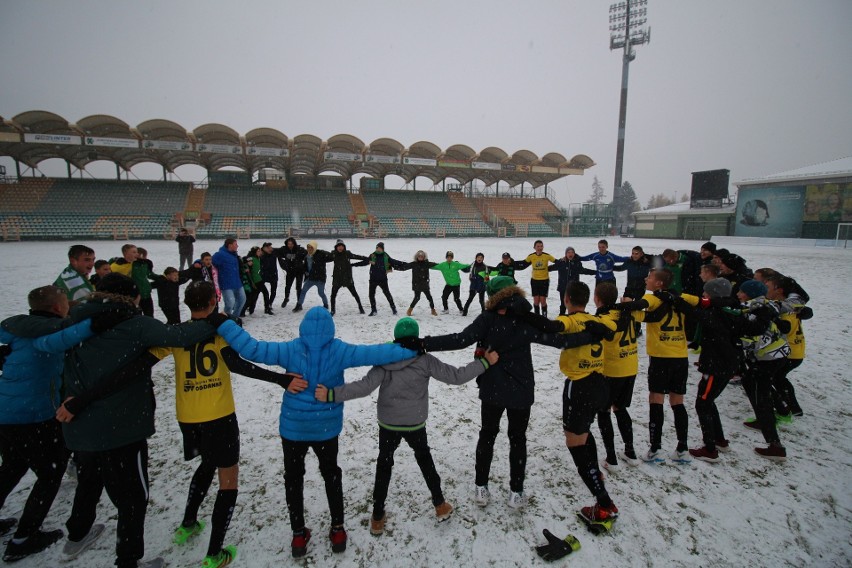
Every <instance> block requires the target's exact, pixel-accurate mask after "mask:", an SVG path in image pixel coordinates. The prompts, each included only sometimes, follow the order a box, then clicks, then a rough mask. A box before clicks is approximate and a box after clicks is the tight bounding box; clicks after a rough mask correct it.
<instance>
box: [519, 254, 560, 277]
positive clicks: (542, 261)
mask: <svg viewBox="0 0 852 568" xmlns="http://www.w3.org/2000/svg"><path fill="white" fill-rule="evenodd" d="M524 261H525V262H528V263H529V264H530V266H532V279H533V280H550V273H549V272H548V271H547V266H548V265H549V264H550V263H551V262H556V258H554V257H553V256H551V255H549V254H547V253H546V252H543V253H541V254H536V253H532V254H531V255H529V256H528V257H527V258H526V259H524Z"/></svg>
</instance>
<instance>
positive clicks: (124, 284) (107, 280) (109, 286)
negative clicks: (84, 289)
mask: <svg viewBox="0 0 852 568" xmlns="http://www.w3.org/2000/svg"><path fill="white" fill-rule="evenodd" d="M97 291H98V292H105V293H107V294H116V295H118V296H127V297H128V298H136V296H138V295H139V288H138V287H137V286H136V284H135V283H134V282H133V280H131V279H130V278H128V277H127V276H125V275H124V274H119V273H118V272H111V273H109V274H107V275H106V276H104V277H103V278H101V279H100V281H98V287H97Z"/></svg>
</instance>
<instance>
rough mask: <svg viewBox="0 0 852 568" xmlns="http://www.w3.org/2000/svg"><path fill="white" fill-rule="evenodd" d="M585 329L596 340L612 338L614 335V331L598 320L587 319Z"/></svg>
mask: <svg viewBox="0 0 852 568" xmlns="http://www.w3.org/2000/svg"><path fill="white" fill-rule="evenodd" d="M585 329H586V331H588V332H589V333H591V334H592V335H593V336H594V337H595V339H598V340H600V339H612V338H614V337H615V332H614V331H612V330H611V329H610V328H608V327H607V326H605V325H604V324H602V323H601V322H599V321H587V322H586V324H585Z"/></svg>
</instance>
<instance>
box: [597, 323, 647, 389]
mask: <svg viewBox="0 0 852 568" xmlns="http://www.w3.org/2000/svg"><path fill="white" fill-rule="evenodd" d="M620 313H621V312H618V311H616V310H613V311H611V312H609V313H608V314H606V315H604V316H601V317H611V318H615V319H618V318H619V315H620ZM629 313H630V317H629V318H625V319H623V320H621V321H619V322H618V328H617V329H616V331H615V337H614V338H613V339H608V340H605V341H604V342H603V346H604V370H603V374H604V375H606V376H607V377H614V378H616V377H633V376H635V375H636V374H637V373H639V346H638V344H637V340H636V339H637V338H636V326H635V325H634V322H641V321H645V312H643V311H635V312H629Z"/></svg>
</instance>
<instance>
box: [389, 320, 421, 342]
mask: <svg viewBox="0 0 852 568" xmlns="http://www.w3.org/2000/svg"><path fill="white" fill-rule="evenodd" d="M419 335H420V326H419V325H417V320H415V319H414V318H401V319H400V320H399V321H398V322H396V326H395V327H394V328H393V338H394V339H401V338H403V337H418V336H419Z"/></svg>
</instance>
